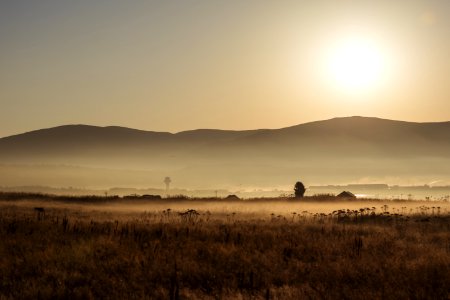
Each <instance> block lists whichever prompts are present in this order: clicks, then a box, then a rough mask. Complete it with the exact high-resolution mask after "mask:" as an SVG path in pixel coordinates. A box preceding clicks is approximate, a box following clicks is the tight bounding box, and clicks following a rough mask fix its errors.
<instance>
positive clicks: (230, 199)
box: [225, 195, 241, 201]
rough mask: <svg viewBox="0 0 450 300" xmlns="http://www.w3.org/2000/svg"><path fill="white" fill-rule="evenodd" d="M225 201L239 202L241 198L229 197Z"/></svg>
mask: <svg viewBox="0 0 450 300" xmlns="http://www.w3.org/2000/svg"><path fill="white" fill-rule="evenodd" d="M225 200H228V201H237V200H241V198H239V197H238V196H236V195H228V196H226V197H225Z"/></svg>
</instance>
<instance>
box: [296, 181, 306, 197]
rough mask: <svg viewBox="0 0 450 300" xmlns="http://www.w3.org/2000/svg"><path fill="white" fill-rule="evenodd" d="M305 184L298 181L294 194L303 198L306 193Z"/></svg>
mask: <svg viewBox="0 0 450 300" xmlns="http://www.w3.org/2000/svg"><path fill="white" fill-rule="evenodd" d="M305 191H306V189H305V186H304V185H303V183H301V182H300V181H297V182H296V183H295V186H294V194H295V198H302V197H303V195H304V194H305Z"/></svg>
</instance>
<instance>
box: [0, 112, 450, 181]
mask: <svg viewBox="0 0 450 300" xmlns="http://www.w3.org/2000/svg"><path fill="white" fill-rule="evenodd" d="M0 164H4V165H11V164H19V165H36V164H40V165H42V164H44V165H72V166H84V167H89V168H92V167H93V168H109V169H128V170H151V171H152V174H153V175H154V176H155V178H156V177H157V176H167V175H166V174H168V173H170V174H175V175H176V176H178V178H184V180H186V182H191V181H194V180H195V182H202V183H206V182H209V181H210V180H213V179H214V180H217V181H221V182H225V181H227V180H231V181H233V184H235V183H236V184H240V182H244V181H250V182H266V181H268V182H271V181H273V182H275V181H280V182H281V181H284V180H287V179H286V178H293V179H294V178H297V176H303V177H305V176H306V178H315V180H318V179H320V178H325V177H326V176H329V177H330V176H333V178H339V179H340V178H344V177H346V178H347V177H349V176H354V177H355V178H360V177H371V176H381V175H383V176H396V177H399V176H406V175H407V174H408V173H409V174H413V175H415V176H429V177H430V179H432V180H434V178H437V179H441V178H443V177H445V178H446V176H447V177H450V122H425V123H416V122H405V121H394V120H387V119H380V118H368V117H357V116H354V117H345V118H334V119H330V120H322V121H315V122H309V123H304V124H300V125H295V126H291V127H286V128H280V129H256V130H241V131H239V130H218V129H197V130H188V131H182V132H178V133H169V132H154V131H144V130H136V129H131V128H126V127H119V126H107V127H99V126H90V125H64V126H58V127H54V128H47V129H40V130H35V131H30V132H26V133H23V134H18V135H13V136H8V137H4V138H1V139H0ZM21 170H22V171H20V172H22V173H20V172H19V171H17V174H23V169H21ZM46 172H47V171H46ZM48 172H50V171H48ZM156 174H158V175H156ZM296 174H300V175H296ZM153 175H152V176H153ZM175 175H174V176H175ZM5 176H7V175H5ZM17 176H19V175H17ZM67 176H69V175H67ZM148 176H150V175H148ZM357 176H359V177H357ZM354 177H351V178H354ZM5 178H6V179H5V180H9V179H8V178H7V177H5ZM158 178H159V177H158ZM283 178H284V179H283ZM427 178H428V177H427ZM0 180H2V177H1V176H0ZM116 180H117V181H118V182H119V183H120V181H119V180H120V178H116ZM158 180H159V179H158ZM291 180H292V179H291ZM315 182H318V181H315ZM33 183H36V184H41V183H38V182H33ZM18 184H19V185H23V184H31V183H30V182H19V183H18ZM42 184H47V183H46V182H44V183H42ZM118 185H120V184H118Z"/></svg>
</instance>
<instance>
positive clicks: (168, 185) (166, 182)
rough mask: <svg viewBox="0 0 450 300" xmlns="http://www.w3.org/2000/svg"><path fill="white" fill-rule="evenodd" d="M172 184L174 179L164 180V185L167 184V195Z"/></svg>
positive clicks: (167, 178)
mask: <svg viewBox="0 0 450 300" xmlns="http://www.w3.org/2000/svg"><path fill="white" fill-rule="evenodd" d="M171 182H172V179H170V177H166V178H164V183H165V184H166V193H168V192H169V188H170V183H171Z"/></svg>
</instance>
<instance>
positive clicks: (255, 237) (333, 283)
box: [0, 199, 450, 299]
mask: <svg viewBox="0 0 450 300" xmlns="http://www.w3.org/2000/svg"><path fill="white" fill-rule="evenodd" d="M36 207H43V208H44V211H42V210H41V209H35V208H36ZM0 240H1V242H0V298H1V299H9V298H11V299H18V298H19V299H20V298H22V299H38V298H43V299H48V298H53V299H58V298H60V299H63V298H64V299H68V298H70V299H90V298H93V299H94V298H100V299H108V298H110V299H126V298H131V299H133V298H134V299H137V298H139V299H140V298H147V299H307V298H311V299H316V298H323V299H448V298H449V296H450V214H449V204H448V203H427V202H423V203H421V202H399V203H392V202H381V201H376V202H370V201H358V202H341V203H337V202H329V201H325V202H324V201H317V202H315V201H308V202H305V203H292V202H287V201H278V202H267V201H255V202H239V203H224V202H220V203H217V202H214V203H212V202H211V203H209V202H206V201H199V202H195V201H188V202H180V203H178V202H173V201H172V202H164V201H160V202H157V203H142V202H140V203H121V202H117V203H115V204H92V205H90V204H80V203H67V202H52V201H42V200H41V199H38V200H32V199H31V200H26V201H24V200H17V199H16V200H14V201H11V200H9V201H0Z"/></svg>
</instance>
